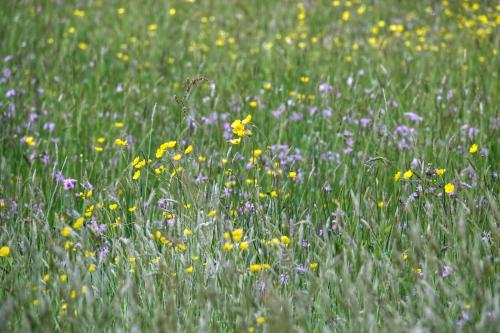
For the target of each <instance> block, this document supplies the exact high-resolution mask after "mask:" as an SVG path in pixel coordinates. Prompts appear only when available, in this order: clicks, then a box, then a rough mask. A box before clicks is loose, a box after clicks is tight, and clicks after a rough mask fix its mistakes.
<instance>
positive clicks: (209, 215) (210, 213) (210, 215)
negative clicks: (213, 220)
mask: <svg viewBox="0 0 500 333" xmlns="http://www.w3.org/2000/svg"><path fill="white" fill-rule="evenodd" d="M215 214H217V211H216V210H212V211H210V212H208V214H207V215H208V217H214V216H215Z"/></svg>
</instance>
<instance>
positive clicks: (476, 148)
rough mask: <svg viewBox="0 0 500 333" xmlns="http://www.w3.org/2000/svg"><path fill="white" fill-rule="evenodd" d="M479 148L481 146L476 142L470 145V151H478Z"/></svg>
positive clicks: (473, 152)
mask: <svg viewBox="0 0 500 333" xmlns="http://www.w3.org/2000/svg"><path fill="white" fill-rule="evenodd" d="M478 148H479V146H478V145H477V144H475V143H474V144H473V145H472V146H470V148H469V153H471V154H475V153H477V150H478Z"/></svg>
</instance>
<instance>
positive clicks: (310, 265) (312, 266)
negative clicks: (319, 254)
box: [309, 262, 318, 269]
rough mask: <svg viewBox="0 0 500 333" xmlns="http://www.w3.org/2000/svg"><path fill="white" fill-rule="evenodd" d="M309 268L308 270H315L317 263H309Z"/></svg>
mask: <svg viewBox="0 0 500 333" xmlns="http://www.w3.org/2000/svg"><path fill="white" fill-rule="evenodd" d="M309 268H310V269H316V268H318V263H317V262H312V263H310V264H309Z"/></svg>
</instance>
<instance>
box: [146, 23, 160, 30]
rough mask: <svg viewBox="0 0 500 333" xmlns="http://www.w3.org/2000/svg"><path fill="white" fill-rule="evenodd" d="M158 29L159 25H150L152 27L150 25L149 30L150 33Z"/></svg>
mask: <svg viewBox="0 0 500 333" xmlns="http://www.w3.org/2000/svg"><path fill="white" fill-rule="evenodd" d="M156 29H158V25H157V24H150V25H148V30H149V31H156Z"/></svg>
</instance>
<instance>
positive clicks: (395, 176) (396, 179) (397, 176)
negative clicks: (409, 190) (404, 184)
mask: <svg viewBox="0 0 500 333" xmlns="http://www.w3.org/2000/svg"><path fill="white" fill-rule="evenodd" d="M400 178H401V171H398V172H396V173H395V174H394V181H396V182H397V181H398V180H399V179H400Z"/></svg>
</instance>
